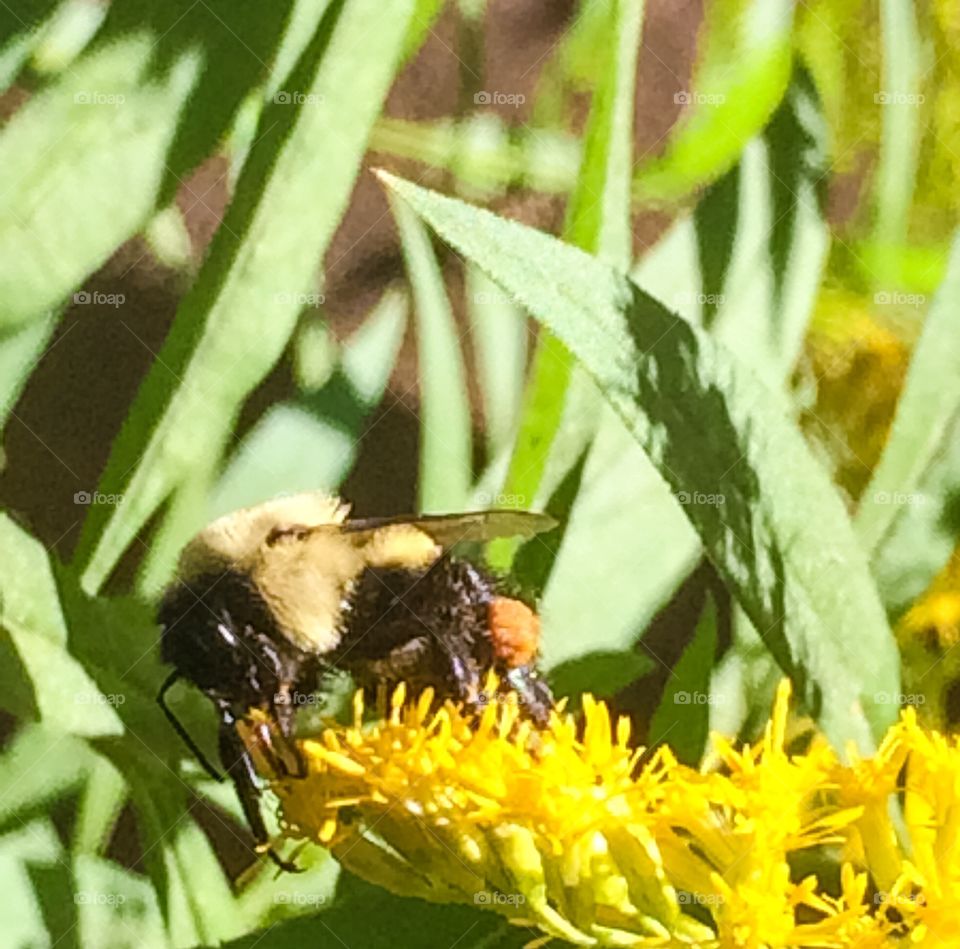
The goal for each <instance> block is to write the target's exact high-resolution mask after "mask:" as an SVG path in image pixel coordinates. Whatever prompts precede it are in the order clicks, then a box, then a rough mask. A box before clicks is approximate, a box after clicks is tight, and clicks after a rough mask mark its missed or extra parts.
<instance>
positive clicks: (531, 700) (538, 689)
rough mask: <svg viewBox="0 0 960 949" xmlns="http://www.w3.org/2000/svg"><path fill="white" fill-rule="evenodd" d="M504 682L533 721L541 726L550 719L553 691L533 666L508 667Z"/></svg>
mask: <svg viewBox="0 0 960 949" xmlns="http://www.w3.org/2000/svg"><path fill="white" fill-rule="evenodd" d="M504 682H505V684H506V685H507V686H509V688H511V689H513V691H514V692H516V693H517V696H518V698H519V699H520V707H521V709H523V711H525V712H526V713H527V715H528V716H529V717H530V718H531V719H533V721H534V722H536V723H537V724H538V725H541V726H543V725H546V724H547V723H548V722H549V721H550V710H551V709H552V708H553V705H554V700H553V693H552V692H551V691H550V686H549V685H547V683H546V682H544V681H543V679H541V678H540V674H539V673H538V672H537V670H536V669H535V668H534V667H533V666H516V667H514V668H513V669H510V670H509V671H508V672H507V674H506V677H505V679H504Z"/></svg>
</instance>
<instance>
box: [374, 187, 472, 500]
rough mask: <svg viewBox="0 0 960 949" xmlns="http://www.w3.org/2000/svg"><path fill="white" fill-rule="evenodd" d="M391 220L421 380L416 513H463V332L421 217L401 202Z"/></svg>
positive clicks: (466, 480) (467, 462)
mask: <svg viewBox="0 0 960 949" xmlns="http://www.w3.org/2000/svg"><path fill="white" fill-rule="evenodd" d="M391 207H392V209H393V217H394V220H395V221H396V223H397V230H398V231H399V233H400V244H401V246H402V247H403V256H404V259H405V260H406V264H407V273H408V274H409V278H410V285H411V288H412V290H413V306H414V319H415V321H416V326H417V364H418V369H417V373H418V379H419V382H420V413H419V414H420V479H419V488H418V491H419V503H418V510H420V511H424V512H432V513H443V512H447V511H457V510H461V509H462V508H463V507H464V506H465V505H466V501H467V497H468V495H469V491H470V483H471V481H472V431H473V426H472V424H471V420H470V400H469V396H468V395H467V381H466V370H465V368H464V364H463V350H462V347H461V346H460V332H459V330H458V328H457V324H456V321H455V320H454V317H453V311H452V310H451V308H450V300H449V298H448V297H447V291H446V289H445V288H444V285H443V274H442V272H441V270H440V266H439V264H438V263H437V259H436V257H435V255H434V252H433V247H432V246H431V244H430V235H429V234H428V233H427V229H426V228H425V227H424V226H423V224H422V223H421V222H420V219H419V218H418V217H417V216H416V214H414V213H413V211H411V210H410V208H408V207H407V206H406V205H404V204H402V203H401V202H393V203H392V204H391Z"/></svg>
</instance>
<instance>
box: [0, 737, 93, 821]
mask: <svg viewBox="0 0 960 949" xmlns="http://www.w3.org/2000/svg"><path fill="white" fill-rule="evenodd" d="M95 762H96V756H95V755H94V753H93V752H92V751H91V750H90V748H89V746H88V745H87V744H86V742H84V741H82V740H81V739H79V738H74V737H73V736H72V735H69V734H64V733H63V732H62V731H60V730H59V729H58V728H56V727H55V726H45V725H25V726H23V727H22V728H21V729H20V730H19V731H18V732H17V734H16V735H15V737H14V738H13V741H12V742H11V743H10V745H9V746H8V747H7V748H6V749H5V750H4V752H3V754H2V755H0V830H2V831H6V830H8V829H10V827H11V826H12V827H14V828H16V827H20V826H22V825H23V824H24V823H26V821H27V820H28V819H29V818H30V817H32V816H34V815H40V814H43V813H45V812H46V811H47V809H48V808H49V806H50V802H51V801H53V800H55V799H56V798H58V797H61V796H63V795H65V794H67V793H68V792H69V791H71V790H73V789H74V788H75V787H77V786H79V785H80V784H81V783H82V782H83V780H84V778H85V777H87V775H88V774H89V773H90V770H91V768H93V767H94V766H95Z"/></svg>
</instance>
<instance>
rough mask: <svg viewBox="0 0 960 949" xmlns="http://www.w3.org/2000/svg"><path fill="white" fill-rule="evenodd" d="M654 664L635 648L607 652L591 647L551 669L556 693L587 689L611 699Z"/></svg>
mask: <svg viewBox="0 0 960 949" xmlns="http://www.w3.org/2000/svg"><path fill="white" fill-rule="evenodd" d="M652 667H653V661H652V660H651V659H650V658H649V657H648V656H642V655H640V653H638V652H635V651H634V650H633V649H622V650H619V651H610V652H604V651H602V650H591V651H590V652H585V653H583V655H580V656H577V658H576V659H568V660H567V661H566V662H563V663H561V664H560V665H558V666H554V667H553V668H552V669H551V670H550V675H549V679H550V687H551V688H552V689H553V694H554V695H558V696H560V695H562V696H567V695H571V696H578V695H582V694H583V693H584V692H589V693H590V694H591V695H594V696H596V697H597V698H599V699H605V698H611V697H612V696H614V695H616V694H617V692H619V691H620V690H621V689H625V688H626V687H627V686H628V685H630V683H631V682H635V681H636V680H637V679H639V678H640V677H641V676H644V675H646V674H647V673H648V672H649V671H650V670H651V668H652Z"/></svg>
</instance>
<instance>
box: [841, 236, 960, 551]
mask: <svg viewBox="0 0 960 949" xmlns="http://www.w3.org/2000/svg"><path fill="white" fill-rule="evenodd" d="M958 299H960V235H958V236H957V238H955V240H954V244H953V250H952V251H951V254H950V263H949V266H948V268H947V275H946V277H945V278H944V281H943V283H942V284H941V285H940V289H939V290H938V291H937V295H936V298H935V299H934V301H933V305H932V306H931V307H930V311H929V313H928V314H927V316H926V317H925V319H924V324H923V332H922V333H921V336H920V339H919V341H918V342H917V345H916V348H915V349H914V353H913V357H912V359H911V361H910V368H909V371H908V374H907V379H906V382H905V383H904V388H903V392H902V393H901V395H900V399H899V401H898V403H897V411H896V415H895V417H894V420H893V424H892V426H891V429H890V435H889V437H888V438H887V442H886V445H885V447H884V450H883V454H882V455H881V457H880V461H879V462H878V463H877V466H876V468H875V469H874V471H873V475H872V477H871V479H870V482H869V484H868V485H867V487H866V489H865V490H864V492H863V496H862V498H861V501H860V508H859V510H858V511H857V518H856V526H857V532H858V533H859V535H860V540H861V543H862V544H863V545H864V548H865V549H866V550H867V551H869V552H870V553H871V554H873V555H874V556H875V557H882V556H883V551H881V550H878V548H880V547H881V545H882V544H883V543H884V540H885V537H886V536H887V535H888V533H889V532H890V530H891V529H892V527H893V525H894V522H895V521H896V520H897V518H898V517H899V516H900V515H901V514H902V513H903V512H904V510H905V506H907V505H909V504H910V503H911V502H914V501H917V498H918V497H919V488H920V483H921V480H922V478H923V476H924V473H925V472H926V471H927V470H928V469H929V468H930V466H931V465H933V464H934V463H935V462H936V460H937V459H938V458H939V457H941V456H942V454H943V452H944V449H945V440H946V438H947V437H948V435H949V434H950V432H951V427H952V425H953V423H954V421H955V420H956V418H957V416H958V413H960V372H958V371H957V367H958V366H960V333H957V300H958ZM930 500H931V501H932V500H934V499H932V498H931V499H930ZM920 503H922V502H920Z"/></svg>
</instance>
